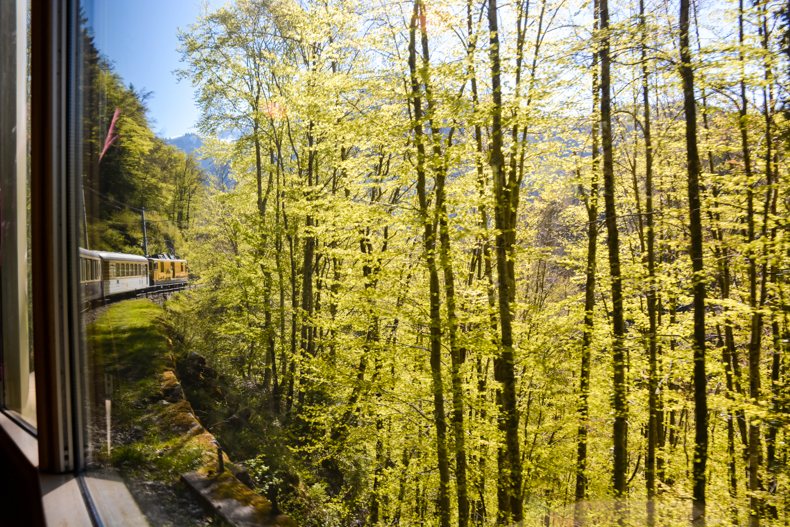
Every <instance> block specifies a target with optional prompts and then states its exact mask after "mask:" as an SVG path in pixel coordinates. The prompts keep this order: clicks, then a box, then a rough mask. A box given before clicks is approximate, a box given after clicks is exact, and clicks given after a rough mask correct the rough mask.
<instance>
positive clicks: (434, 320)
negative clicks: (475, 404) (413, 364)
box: [409, 0, 450, 527]
mask: <svg viewBox="0 0 790 527" xmlns="http://www.w3.org/2000/svg"><path fill="white" fill-rule="evenodd" d="M421 16H424V11H423V9H422V4H421V0H415V2H414V10H413V12H412V17H411V24H410V27H409V71H410V73H411V103H412V106H413V108H412V110H413V116H412V118H413V125H412V127H413V132H414V141H415V144H416V147H417V194H418V198H419V204H420V216H421V218H422V222H423V246H424V258H425V263H426V267H427V269H428V281H429V295H430V300H429V302H430V350H431V351H430V357H431V358H430V363H431V378H432V391H433V405H434V410H433V417H434V426H435V428H436V457H437V461H438V466H439V498H438V500H437V506H438V509H439V511H438V513H439V524H440V525H441V527H449V525H450V468H449V462H448V456H447V423H446V421H445V416H444V389H443V385H442V360H441V355H442V335H441V331H442V329H441V304H440V298H439V294H440V291H439V273H438V272H437V268H436V230H435V225H434V223H433V220H432V217H431V214H429V205H428V197H427V192H426V168H425V161H426V157H425V137H424V133H423V109H422V96H421V94H420V81H419V77H420V76H419V74H418V71H417V49H416V47H417V43H416V33H417V30H418V28H417V24H418V20H419V18H420V17H421Z"/></svg>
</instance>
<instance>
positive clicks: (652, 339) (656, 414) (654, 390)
mask: <svg viewBox="0 0 790 527" xmlns="http://www.w3.org/2000/svg"><path fill="white" fill-rule="evenodd" d="M639 25H640V26H641V27H640V29H641V33H642V42H641V55H642V56H641V59H642V104H643V123H642V126H643V133H644V138H645V226H646V227H647V240H646V241H647V276H648V284H647V293H646V295H645V296H646V297H647V318H648V324H649V329H648V335H647V339H648V344H647V347H648V362H649V374H648V403H647V404H648V416H649V417H648V425H647V455H646V456H645V483H646V487H647V489H646V490H647V525H648V526H649V527H652V526H653V525H655V523H656V517H655V515H656V507H655V496H656V466H657V463H656V456H657V454H656V448H657V445H658V438H659V437H660V436H661V428H662V426H663V423H662V420H661V417H662V416H663V408H662V401H661V394H660V392H659V382H658V377H659V364H658V361H659V357H658V342H657V341H658V337H657V334H658V312H657V309H656V288H657V287H658V284H657V283H656V252H655V218H654V217H653V141H652V136H651V129H650V90H649V80H650V77H649V73H648V67H647V66H648V64H647V39H648V34H647V24H646V23H645V2H644V0H639Z"/></svg>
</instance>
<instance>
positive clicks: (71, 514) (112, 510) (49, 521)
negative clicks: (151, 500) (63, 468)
mask: <svg viewBox="0 0 790 527" xmlns="http://www.w3.org/2000/svg"><path fill="white" fill-rule="evenodd" d="M3 459H5V460H7V461H8V463H7V464H8V465H10V466H11V472H10V476H9V474H8V473H7V472H5V471H4V474H3V476H4V477H8V478H10V479H11V478H12V484H14V485H15V486H18V487H19V488H20V489H26V490H23V493H24V494H25V495H24V496H23V497H24V498H25V499H26V500H29V501H28V503H26V504H25V505H26V506H33V504H34V502H36V501H38V502H39V503H40V506H41V509H42V510H43V518H44V520H43V522H44V525H57V526H59V527H60V526H63V527H93V526H94V525H98V526H103V525H108V526H109V525H124V526H127V525H129V526H147V525H148V522H147V520H146V519H145V516H144V515H143V513H142V512H141V511H140V508H139V506H138V505H137V502H135V501H134V498H133V497H132V495H131V494H130V492H129V489H128V488H127V487H126V485H125V484H124V482H123V481H122V480H121V479H120V477H118V476H117V475H115V474H114V473H112V472H108V473H102V474H90V475H87V476H84V477H81V476H75V475H74V474H43V473H40V472H39V471H38V440H37V439H36V438H35V437H34V436H33V435H31V433H30V432H29V431H27V430H25V429H24V428H23V427H22V426H21V425H20V424H19V423H17V422H15V421H14V420H13V419H12V418H10V417H9V416H8V415H6V414H4V413H3V412H2V411H0V460H3ZM5 465H6V464H4V466H5ZM17 478H18V479H19V481H17ZM36 480H37V481H36ZM33 489H34V490H33ZM35 491H37V492H38V493H39V495H37V496H31V495H30V494H31V493H33V492H35ZM29 512H30V514H31V518H32V517H35V512H34V511H29ZM2 520H3V518H2V517H0V523H2ZM36 523H37V522H36V521H35V520H33V521H31V524H33V525H35V524H36Z"/></svg>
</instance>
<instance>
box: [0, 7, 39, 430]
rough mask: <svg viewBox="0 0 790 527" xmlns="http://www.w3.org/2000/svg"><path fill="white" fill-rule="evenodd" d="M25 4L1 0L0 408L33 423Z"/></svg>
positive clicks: (26, 26) (26, 421)
mask: <svg viewBox="0 0 790 527" xmlns="http://www.w3.org/2000/svg"><path fill="white" fill-rule="evenodd" d="M29 9H30V8H29V3H28V0H16V1H14V0H11V1H4V2H0V60H1V61H2V64H3V75H2V76H0V225H2V229H0V321H1V322H0V336H1V337H2V339H0V408H3V409H5V410H6V411H8V412H11V413H12V414H13V415H15V416H17V417H19V418H21V419H22V421H24V422H25V423H27V424H29V425H32V426H34V427H35V424H36V401H35V374H34V371H33V357H32V348H31V341H32V339H31V326H32V323H31V307H32V306H31V300H30V295H29V292H30V272H29V271H30V266H29V247H30V243H29V221H30V195H29V176H30V171H29V163H30V159H29V157H30V137H29V130H30V116H29V94H30V91H29V84H30V68H29V44H28V31H29V22H28V21H29V16H28V13H29ZM7 72H10V73H11V74H10V75H7V74H6V73H7Z"/></svg>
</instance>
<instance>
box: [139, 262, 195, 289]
mask: <svg viewBox="0 0 790 527" xmlns="http://www.w3.org/2000/svg"><path fill="white" fill-rule="evenodd" d="M148 270H149V274H150V278H151V285H165V284H181V283H185V282H186V281H187V279H188V277H189V267H188V266H187V261H186V260H180V259H177V258H173V257H172V256H170V255H157V256H154V257H150V258H148Z"/></svg>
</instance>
